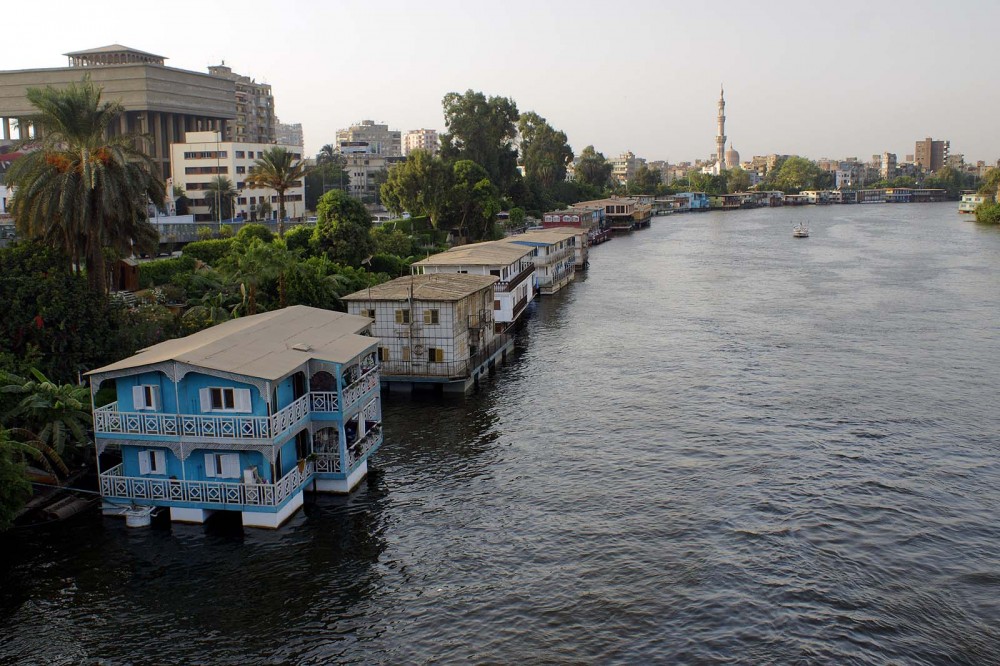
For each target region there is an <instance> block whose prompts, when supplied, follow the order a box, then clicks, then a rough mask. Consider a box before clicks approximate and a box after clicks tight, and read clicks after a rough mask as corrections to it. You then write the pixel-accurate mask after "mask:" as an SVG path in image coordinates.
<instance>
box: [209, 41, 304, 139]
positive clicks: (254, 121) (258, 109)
mask: <svg viewBox="0 0 1000 666" xmlns="http://www.w3.org/2000/svg"><path fill="white" fill-rule="evenodd" d="M208 73H209V74H211V75H212V76H216V77H219V78H222V79H226V80H227V81H232V82H233V84H234V85H235V87H236V91H235V95H236V97H235V99H236V119H235V120H234V121H233V122H231V123H229V124H228V125H227V126H226V131H225V135H224V136H225V138H226V140H227V141H235V142H236V143H274V142H275V141H276V140H277V135H276V134H275V127H276V125H277V122H278V120H277V118H275V116H274V95H273V94H272V93H271V85H270V84H268V83H257V82H256V81H254V80H253V79H252V78H250V77H249V76H243V75H242V74H235V73H234V72H233V70H232V68H231V67H227V66H226V63H225V61H223V62H222V64H221V65H213V66H211V67H209V68H208ZM294 145H297V146H301V145H302V144H301V143H297V144H294Z"/></svg>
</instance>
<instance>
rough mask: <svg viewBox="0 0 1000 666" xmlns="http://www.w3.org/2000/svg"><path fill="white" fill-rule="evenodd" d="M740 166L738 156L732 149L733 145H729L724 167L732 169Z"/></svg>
mask: <svg viewBox="0 0 1000 666" xmlns="http://www.w3.org/2000/svg"><path fill="white" fill-rule="evenodd" d="M739 165H740V154H739V153H738V152H736V149H735V148H733V144H729V150H727V151H726V166H727V167H729V168H730V169H732V168H733V167H738V166H739Z"/></svg>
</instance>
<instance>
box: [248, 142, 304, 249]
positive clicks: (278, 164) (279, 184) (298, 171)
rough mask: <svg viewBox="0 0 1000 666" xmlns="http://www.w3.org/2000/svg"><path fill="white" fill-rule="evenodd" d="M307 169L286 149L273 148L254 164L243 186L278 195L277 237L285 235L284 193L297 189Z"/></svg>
mask: <svg viewBox="0 0 1000 666" xmlns="http://www.w3.org/2000/svg"><path fill="white" fill-rule="evenodd" d="M308 172H309V168H308V167H307V166H306V164H305V162H303V161H302V160H297V159H296V158H295V156H294V155H293V154H292V152H291V151H289V150H288V149H286V148H282V147H281V146H275V147H274V148H271V149H270V150H266V151H264V153H263V154H262V155H261V156H260V157H259V158H258V159H257V161H256V162H254V165H253V166H252V167H251V168H250V173H248V174H247V177H246V180H245V181H244V184H245V186H246V187H249V188H251V189H257V188H260V187H267V188H270V189H272V190H274V191H275V192H277V193H278V235H279V236H282V235H284V233H285V225H284V221H285V191H286V190H288V189H290V188H292V187H298V186H299V185H300V184H301V182H302V179H303V178H305V177H306V174H307V173H308Z"/></svg>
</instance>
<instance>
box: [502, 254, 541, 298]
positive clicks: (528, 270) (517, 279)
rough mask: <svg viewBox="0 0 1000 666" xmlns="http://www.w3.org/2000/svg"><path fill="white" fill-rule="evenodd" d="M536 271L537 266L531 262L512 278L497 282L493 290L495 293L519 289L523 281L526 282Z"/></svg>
mask: <svg viewBox="0 0 1000 666" xmlns="http://www.w3.org/2000/svg"><path fill="white" fill-rule="evenodd" d="M534 272H535V266H534V264H532V263H530V262H529V263H528V264H527V265H526V266H525V267H524V268H523V269H522V270H521V272H520V273H518V274H517V275H515V276H514V277H512V278H511V279H509V280H504V281H501V282H497V283H496V284H495V285H493V291H494V292H495V293H503V292H509V291H514V290H515V289H517V288H518V287H520V286H521V283H522V282H524V281H525V280H527V279H528V278H530V277H531V274H532V273H534Z"/></svg>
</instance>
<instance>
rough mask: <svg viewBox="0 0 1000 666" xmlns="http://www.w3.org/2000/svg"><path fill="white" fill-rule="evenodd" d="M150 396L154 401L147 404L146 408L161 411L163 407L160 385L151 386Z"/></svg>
mask: <svg viewBox="0 0 1000 666" xmlns="http://www.w3.org/2000/svg"><path fill="white" fill-rule="evenodd" d="M149 396H150V398H152V402H150V403H149V404H147V405H146V408H147V409H155V410H156V411H159V410H160V409H161V407H160V405H161V404H162V403H161V402H160V387H159V386H150V387H149Z"/></svg>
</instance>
